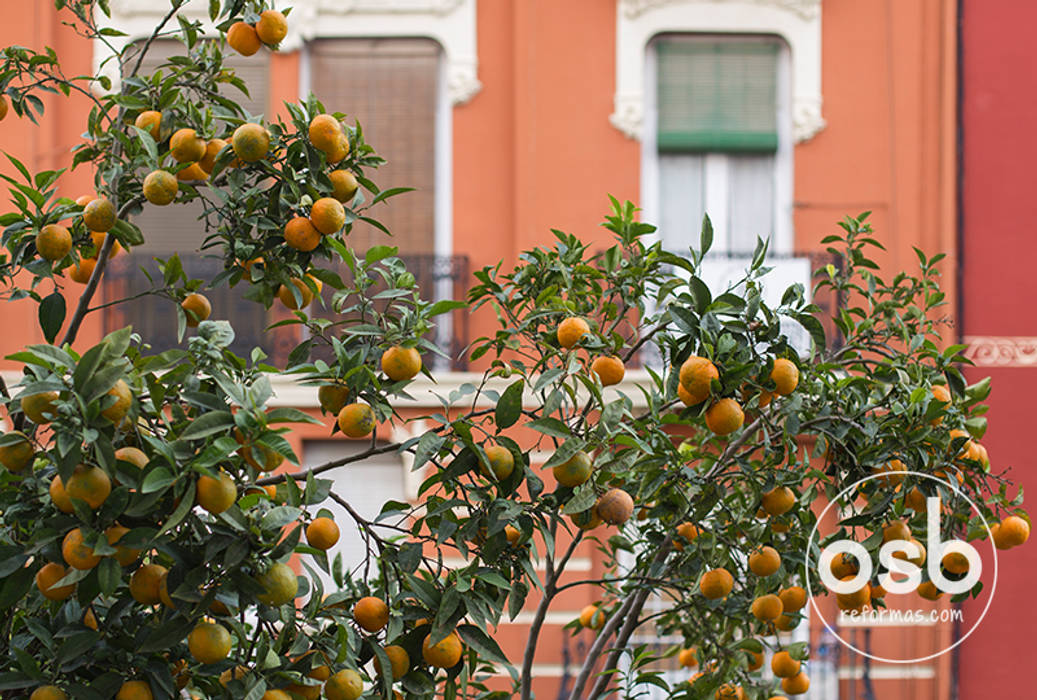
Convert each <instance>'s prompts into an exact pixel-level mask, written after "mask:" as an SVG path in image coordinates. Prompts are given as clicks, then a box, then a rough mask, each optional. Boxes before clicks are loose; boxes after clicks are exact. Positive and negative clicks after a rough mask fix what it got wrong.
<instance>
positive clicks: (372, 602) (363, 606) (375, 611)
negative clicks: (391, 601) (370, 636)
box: [353, 596, 389, 632]
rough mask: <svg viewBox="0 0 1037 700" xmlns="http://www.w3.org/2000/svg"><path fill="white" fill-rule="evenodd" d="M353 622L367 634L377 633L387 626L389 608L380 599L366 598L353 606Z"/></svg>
mask: <svg viewBox="0 0 1037 700" xmlns="http://www.w3.org/2000/svg"><path fill="white" fill-rule="evenodd" d="M353 620H355V621H356V623H357V624H358V625H360V626H361V627H363V628H364V629H365V630H367V631H368V632H378V631H379V630H381V629H383V628H384V627H385V626H386V625H387V624H389V606H388V605H386V604H385V601H384V600H382V599H381V598H375V597H374V596H366V597H364V598H361V599H360V600H358V601H357V602H356V605H354V606H353Z"/></svg>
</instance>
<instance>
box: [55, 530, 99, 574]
mask: <svg viewBox="0 0 1037 700" xmlns="http://www.w3.org/2000/svg"><path fill="white" fill-rule="evenodd" d="M61 557H62V558H63V559H64V560H65V563H66V564H68V565H69V566H71V567H72V568H73V569H92V568H94V567H95V566H97V565H98V564H100V563H101V557H99V556H98V555H96V554H94V549H93V547H88V546H86V543H85V542H84V541H83V531H82V529H80V528H78V527H77V528H75V529H74V530H69V532H68V534H67V535H65V539H63V540H62V541H61Z"/></svg>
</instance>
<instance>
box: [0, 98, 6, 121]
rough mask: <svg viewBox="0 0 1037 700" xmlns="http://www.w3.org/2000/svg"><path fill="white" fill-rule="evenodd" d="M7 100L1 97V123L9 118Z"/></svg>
mask: <svg viewBox="0 0 1037 700" xmlns="http://www.w3.org/2000/svg"><path fill="white" fill-rule="evenodd" d="M7 109H8V107H7V98H6V97H3V96H2V95H0V121H3V119H4V117H6V116H7Z"/></svg>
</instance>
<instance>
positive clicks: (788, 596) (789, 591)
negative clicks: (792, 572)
mask: <svg viewBox="0 0 1037 700" xmlns="http://www.w3.org/2000/svg"><path fill="white" fill-rule="evenodd" d="M778 597H779V598H781V606H782V608H783V609H784V611H785V612H786V613H790V612H797V611H799V610H801V609H802V608H803V606H804V605H806V604H807V592H806V591H805V590H804V589H803V588H801V587H800V586H790V587H789V588H783V589H781V590H780V591H779V592H778Z"/></svg>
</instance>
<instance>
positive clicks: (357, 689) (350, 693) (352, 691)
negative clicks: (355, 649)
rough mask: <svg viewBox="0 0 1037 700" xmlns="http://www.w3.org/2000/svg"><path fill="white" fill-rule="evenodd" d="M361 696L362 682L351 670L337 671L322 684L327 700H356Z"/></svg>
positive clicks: (362, 691) (358, 675)
mask: <svg viewBox="0 0 1037 700" xmlns="http://www.w3.org/2000/svg"><path fill="white" fill-rule="evenodd" d="M363 694H364V680H363V679H362V678H361V677H360V674H359V673H357V672H356V671H354V670H353V669H351V668H346V669H343V670H341V671H339V672H338V673H336V674H335V675H333V676H331V677H330V678H329V679H328V681H327V682H326V683H325V684H324V695H325V696H326V697H327V698H328V700H357V698H359V697H360V696H361V695H363Z"/></svg>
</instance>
